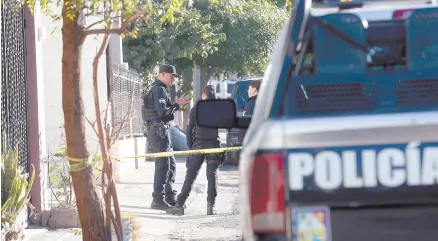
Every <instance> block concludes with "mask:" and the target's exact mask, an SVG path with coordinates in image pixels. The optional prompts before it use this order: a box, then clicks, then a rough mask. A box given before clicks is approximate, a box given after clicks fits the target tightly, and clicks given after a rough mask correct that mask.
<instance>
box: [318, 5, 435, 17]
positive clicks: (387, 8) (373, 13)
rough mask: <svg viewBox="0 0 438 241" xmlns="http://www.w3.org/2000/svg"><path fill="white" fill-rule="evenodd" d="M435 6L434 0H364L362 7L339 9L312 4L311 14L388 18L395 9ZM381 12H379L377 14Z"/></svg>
mask: <svg viewBox="0 0 438 241" xmlns="http://www.w3.org/2000/svg"><path fill="white" fill-rule="evenodd" d="M434 6H437V4H436V1H435V0H433V1H426V0H403V1H400V0H396V1H391V0H386V1H377V0H374V1H364V4H363V6H362V7H358V8H352V9H344V10H339V8H338V7H333V6H331V7H330V6H328V5H327V4H312V8H311V14H312V16H322V15H326V14H330V13H340V12H342V13H356V14H359V15H361V17H363V18H365V19H366V20H368V21H373V20H374V21H379V20H388V19H390V18H392V12H393V11H395V10H404V9H417V8H427V7H434ZM379 13H381V14H379Z"/></svg>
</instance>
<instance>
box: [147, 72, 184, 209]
mask: <svg viewBox="0 0 438 241" xmlns="http://www.w3.org/2000/svg"><path fill="white" fill-rule="evenodd" d="M177 76H178V75H177V74H176V69H175V67H174V66H172V65H167V64H166V65H162V66H160V68H159V72H158V77H157V80H155V81H154V82H153V83H152V84H151V85H150V86H149V88H148V90H147V91H146V95H145V97H144V115H145V118H146V127H147V141H148V143H149V150H151V151H152V152H153V153H157V152H172V151H173V146H172V142H171V140H172V139H171V136H170V125H169V122H170V121H172V120H173V118H174V116H173V114H174V113H175V112H176V111H178V110H179V109H180V108H181V106H182V105H184V104H185V103H186V98H185V97H184V96H183V97H182V98H175V102H172V101H171V98H170V95H169V93H168V92H167V90H166V87H171V86H172V85H173V84H174V83H175V79H176V77H177ZM175 167H176V164H175V157H174V156H170V157H157V158H155V174H154V191H153V193H152V197H153V200H152V203H151V208H152V209H158V210H167V209H169V208H171V207H172V206H174V205H175V203H176V202H175V196H176V191H175V190H173V183H174V182H175Z"/></svg>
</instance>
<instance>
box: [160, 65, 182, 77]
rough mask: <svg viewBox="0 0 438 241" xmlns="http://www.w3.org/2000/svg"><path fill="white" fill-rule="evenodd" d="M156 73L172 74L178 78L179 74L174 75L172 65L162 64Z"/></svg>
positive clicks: (174, 71) (174, 70) (174, 69)
mask: <svg viewBox="0 0 438 241" xmlns="http://www.w3.org/2000/svg"><path fill="white" fill-rule="evenodd" d="M158 73H168V74H173V75H174V76H176V77H178V78H179V77H180V75H179V74H177V73H176V68H175V66H173V65H170V64H163V65H161V66H160V69H159V70H158Z"/></svg>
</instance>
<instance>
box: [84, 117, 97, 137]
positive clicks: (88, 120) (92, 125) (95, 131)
mask: <svg viewBox="0 0 438 241" xmlns="http://www.w3.org/2000/svg"><path fill="white" fill-rule="evenodd" d="M85 120H87V122H88V124H90V126H91V127H92V129H93V131H94V133H95V134H96V136H99V133H97V130H96V128H95V127H94V124H96V121H95V122H94V123H91V121H90V119H88V118H87V117H86V116H85Z"/></svg>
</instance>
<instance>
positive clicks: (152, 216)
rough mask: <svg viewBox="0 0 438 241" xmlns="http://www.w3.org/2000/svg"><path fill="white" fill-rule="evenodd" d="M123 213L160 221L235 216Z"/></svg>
mask: <svg viewBox="0 0 438 241" xmlns="http://www.w3.org/2000/svg"><path fill="white" fill-rule="evenodd" d="M122 212H123V213H126V214H131V215H134V216H136V217H141V218H150V219H160V220H195V219H202V218H223V217H228V216H233V215H235V214H232V213H224V214H217V215H214V216H209V215H207V214H187V215H184V216H174V215H169V214H166V213H165V212H164V211H163V213H144V212H131V211H123V210H122Z"/></svg>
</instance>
